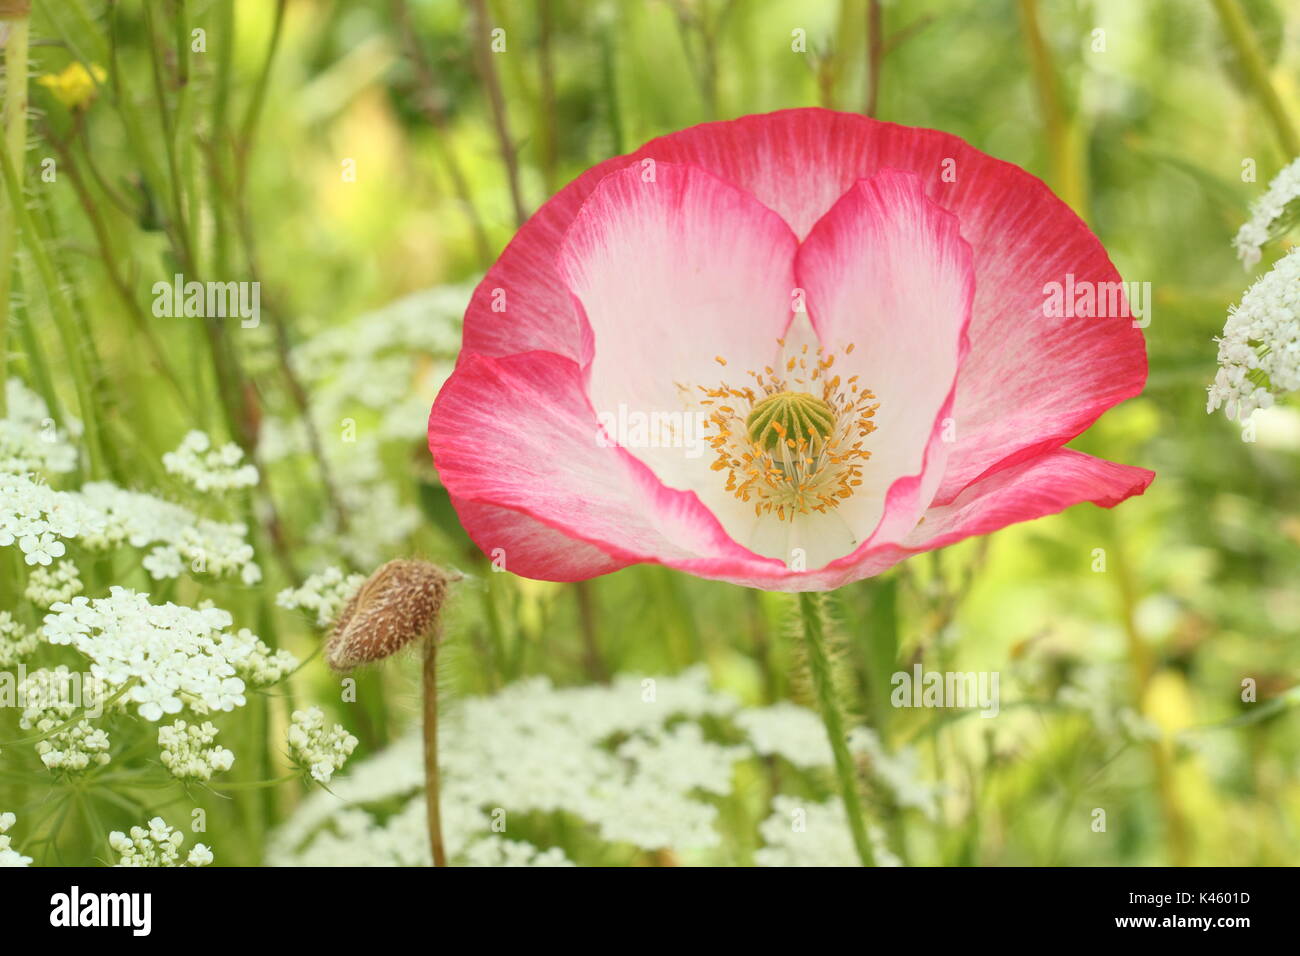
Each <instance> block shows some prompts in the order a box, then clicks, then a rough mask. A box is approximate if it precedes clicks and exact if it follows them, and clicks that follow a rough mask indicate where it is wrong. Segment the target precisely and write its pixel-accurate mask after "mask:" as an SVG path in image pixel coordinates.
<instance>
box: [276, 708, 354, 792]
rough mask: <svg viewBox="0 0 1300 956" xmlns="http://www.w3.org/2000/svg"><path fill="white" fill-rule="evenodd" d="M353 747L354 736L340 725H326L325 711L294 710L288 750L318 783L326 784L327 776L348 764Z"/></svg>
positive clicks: (328, 777)
mask: <svg viewBox="0 0 1300 956" xmlns="http://www.w3.org/2000/svg"><path fill="white" fill-rule="evenodd" d="M356 748H357V738H356V737H353V736H352V735H351V734H350V733H348V732H347V730H346V729H345V728H344V727H343V726H341V725H340V724H335V725H334V726H333V727H329V728H327V727H326V726H325V712H324V711H323V710H321V709H320V708H319V707H309V708H308V709H307V710H295V711H294V712H293V720H292V722H291V723H290V725H289V753H290V754H291V755H292V757H293V760H294V762H295V763H297V764H298V765H299V766H301V767H302V768H303V769H304V770H306V771H307V772H308V773H310V774H311V776H312V779H313V780H316V781H317V782H318V783H329V782H330V777H332V776H333V775H334V774H335V772H337V771H338V770H340V769H341V768H342V767H343V765H344V764H345V763H347V759H348V757H350V756H352V751H354V750H356Z"/></svg>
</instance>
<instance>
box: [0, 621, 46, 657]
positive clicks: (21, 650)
mask: <svg viewBox="0 0 1300 956" xmlns="http://www.w3.org/2000/svg"><path fill="white" fill-rule="evenodd" d="M39 644H40V635H39V634H37V633H36V632H35V631H29V630H27V628H25V627H23V626H22V625H21V624H19V623H18V622H17V621H16V620H14V617H13V615H12V614H10V613H9V612H8V611H0V670H12V669H13V668H15V667H17V666H18V664H19V662H20V661H24V660H26V659H27V658H29V657H31V656H32V653H33V652H34V651H35V650H36V648H37V646H38V645H39Z"/></svg>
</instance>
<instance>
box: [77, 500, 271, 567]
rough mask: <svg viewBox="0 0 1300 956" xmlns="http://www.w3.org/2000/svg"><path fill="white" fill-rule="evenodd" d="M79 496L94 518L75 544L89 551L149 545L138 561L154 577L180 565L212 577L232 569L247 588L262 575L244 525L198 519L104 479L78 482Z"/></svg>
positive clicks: (183, 508)
mask: <svg viewBox="0 0 1300 956" xmlns="http://www.w3.org/2000/svg"><path fill="white" fill-rule="evenodd" d="M80 499H81V501H82V502H83V503H84V504H85V505H86V506H87V507H88V508H89V509H91V511H92V513H93V514H94V515H96V516H97V517H98V519H99V521H98V523H97V525H96V526H95V527H93V528H89V529H86V530H84V531H83V532H82V533H81V535H80V537H81V539H82V541H81V543H82V544H84V545H85V546H86V547H89V548H92V549H95V550H107V549H110V548H116V547H119V546H121V545H123V544H129V545H130V546H131V547H133V548H141V549H143V548H148V547H150V546H152V547H153V550H152V551H150V553H149V555H148V557H146V558H145V560H144V562H143V564H144V566H145V570H147V571H148V572H149V573H150V575H151V576H152V577H153V578H154V580H163V579H165V578H174V577H179V576H180V574H181V572H182V571H183V570H184V568H185V566H186V565H188V566H189V567H190V568H191V569H192V570H193V571H195V572H197V573H203V574H211V575H213V576H215V577H225V576H227V575H231V574H235V573H238V574H239V577H240V579H241V580H242V581H243V582H244V583H245V584H247V585H249V586H250V587H251V586H252V585H254V584H257V583H258V582H260V581H261V580H262V570H261V568H260V567H258V565H257V563H256V562H255V561H254V560H253V546H252V545H250V544H249V543H248V540H247V538H248V527H247V526H246V525H244V524H241V523H226V522H221V521H211V520H208V519H206V518H200V517H198V516H197V515H196V514H194V512H192V511H190V510H189V509H188V508H185V507H183V506H181V505H178V504H175V503H173V502H170V501H164V500H163V499H161V498H158V497H155V496H154V495H147V494H142V493H140V492H135V491H127V490H125V489H123V488H119V487H118V486H117V485H114V484H112V483H111V482H106V481H99V482H90V483H88V484H86V485H85V486H83V487H82V489H81V492H80Z"/></svg>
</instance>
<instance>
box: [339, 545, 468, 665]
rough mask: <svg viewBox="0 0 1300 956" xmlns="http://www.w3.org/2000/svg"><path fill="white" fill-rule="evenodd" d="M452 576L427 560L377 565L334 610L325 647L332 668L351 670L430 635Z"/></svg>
mask: <svg viewBox="0 0 1300 956" xmlns="http://www.w3.org/2000/svg"><path fill="white" fill-rule="evenodd" d="M453 580H456V578H453V577H451V576H449V575H447V574H446V573H445V572H444V571H442V569H440V568H438V567H437V566H436V565H433V564H430V563H429V562H428V561H420V560H414V559H402V558H399V559H397V560H393V561H389V562H388V563H387V564H385V565H383V566H381V567H380V568H379V569H378V570H376V571H375V573H374V574H372V575H370V577H369V578H367V579H366V582H365V583H364V584H363V585H361V588H360V590H358V591H357V593H356V594H354V595H353V596H352V599H351V600H350V601H348V603H347V605H346V606H345V607H344V608H343V613H342V614H340V615H339V619H338V621H337V622H336V623H335V625H334V631H333V634H332V635H331V636H330V640H329V643H328V644H327V645H326V647H325V661H326V663H327V664H329V666H330V668H331V669H332V670H336V671H347V670H351V669H352V668H354V667H357V666H358V665H360V664H370V663H373V662H375V661H379V660H383V659H384V658H385V657H390V656H391V655H393V654H395V653H397V652H398V651H399V650H401V649H402V648H403V647H406V646H407V645H408V644H410V643H411V642H412V641H415V640H418V639H419V638H422V637H425V636H427V635H434V634H435V632H436V631H437V629H438V617H439V614H440V613H441V611H442V603H443V601H444V600H445V599H446V596H447V585H448V584H449V583H451V581H453ZM434 639H436V636H435V638H434Z"/></svg>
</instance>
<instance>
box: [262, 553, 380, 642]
mask: <svg viewBox="0 0 1300 956" xmlns="http://www.w3.org/2000/svg"><path fill="white" fill-rule="evenodd" d="M365 582H366V576H365V575H364V574H344V573H343V572H342V571H341V570H339V569H338V568H336V567H328V568H326V569H325V570H324V571H321V572H320V573H319V574H313V575H311V577H309V578H307V580H306V581H303V582H302V586H301V587H298V588H285V589H284V590H283V591H281V592H280V593H279V594H277V595H276V597H275V603H276V604H278V605H279V606H280V607H282V608H287V609H288V610H290V611H298V610H301V611H311V612H312V613H313V614H315V615H316V626H317V627H319V628H322V629H328V628H329V627H331V626H333V624H334V621H335V619H336V618H337V617H338V616H339V612H340V611H342V610H343V605H345V604H347V603H348V601H349V600H351V599H352V595H354V594H356V593H357V589H358V588H360V587H361V585H363V584H365Z"/></svg>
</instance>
